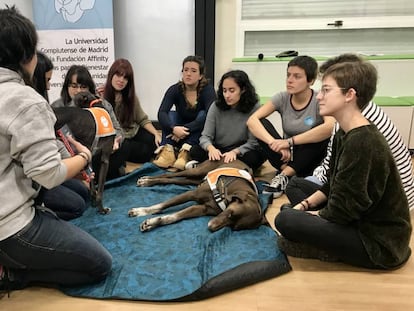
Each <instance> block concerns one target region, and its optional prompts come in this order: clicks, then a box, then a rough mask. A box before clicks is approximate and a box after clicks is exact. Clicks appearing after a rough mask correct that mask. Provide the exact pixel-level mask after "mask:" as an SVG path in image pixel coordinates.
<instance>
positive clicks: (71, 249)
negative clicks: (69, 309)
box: [0, 209, 112, 289]
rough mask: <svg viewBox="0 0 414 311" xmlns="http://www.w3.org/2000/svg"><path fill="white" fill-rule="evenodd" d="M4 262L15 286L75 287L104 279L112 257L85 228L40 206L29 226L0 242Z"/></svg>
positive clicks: (108, 270) (1, 256)
mask: <svg viewBox="0 0 414 311" xmlns="http://www.w3.org/2000/svg"><path fill="white" fill-rule="evenodd" d="M0 264H1V265H3V266H5V267H6V268H8V269H9V271H10V273H11V276H12V278H11V279H12V289H21V288H24V287H26V286H28V285H30V284H32V283H38V282H40V283H48V284H54V285H64V286H71V285H80V284H88V283H93V282H98V281H101V280H103V279H104V278H105V277H106V276H107V275H108V273H109V272H110V270H111V266H112V256H111V254H110V253H109V252H108V251H107V250H106V249H105V248H104V247H103V246H102V245H101V244H100V243H99V242H98V241H97V240H96V239H95V238H93V237H92V236H91V235H89V234H88V233H86V232H85V231H83V230H81V229H80V228H78V227H76V226H75V225H73V224H71V223H69V222H67V221H64V220H61V219H59V218H58V217H56V216H55V215H54V214H53V212H51V211H49V210H44V209H36V215H35V217H34V218H33V220H32V221H31V222H30V223H29V224H28V225H26V226H25V227H24V228H23V229H22V230H20V231H19V232H18V233H16V234H14V235H13V236H11V237H9V238H7V239H5V240H3V241H0Z"/></svg>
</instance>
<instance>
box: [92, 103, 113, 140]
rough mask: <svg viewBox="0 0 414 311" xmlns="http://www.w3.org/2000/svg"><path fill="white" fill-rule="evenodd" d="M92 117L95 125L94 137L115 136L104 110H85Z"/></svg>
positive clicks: (110, 121)
mask: <svg viewBox="0 0 414 311" xmlns="http://www.w3.org/2000/svg"><path fill="white" fill-rule="evenodd" d="M86 110H89V112H90V113H91V114H92V115H93V117H94V119H95V123H96V133H95V137H105V136H111V135H115V128H114V125H113V124H112V120H111V117H110V116H109V113H108V111H106V110H105V109H104V108H99V107H92V108H86Z"/></svg>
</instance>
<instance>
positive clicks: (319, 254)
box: [277, 236, 340, 262]
mask: <svg viewBox="0 0 414 311" xmlns="http://www.w3.org/2000/svg"><path fill="white" fill-rule="evenodd" d="M277 245H278V246H279V249H280V250H281V251H283V252H284V253H285V254H286V255H288V256H292V257H298V258H308V259H319V260H321V261H328V262H337V261H340V260H339V258H338V257H336V256H333V255H331V254H328V253H327V252H326V251H324V250H320V249H319V248H316V247H314V246H311V245H308V244H305V243H300V242H293V241H290V240H288V239H286V238H284V237H283V236H279V237H278V239H277Z"/></svg>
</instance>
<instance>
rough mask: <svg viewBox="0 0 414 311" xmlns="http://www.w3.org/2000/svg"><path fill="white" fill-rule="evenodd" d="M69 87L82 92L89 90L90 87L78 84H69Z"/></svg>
mask: <svg viewBox="0 0 414 311" xmlns="http://www.w3.org/2000/svg"><path fill="white" fill-rule="evenodd" d="M69 87H71V88H72V89H81V90H87V89H88V87H87V86H86V85H83V84H78V83H69Z"/></svg>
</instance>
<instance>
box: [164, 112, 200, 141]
mask: <svg viewBox="0 0 414 311" xmlns="http://www.w3.org/2000/svg"><path fill="white" fill-rule="evenodd" d="M168 116H169V117H170V119H171V120H172V123H173V124H176V125H178V126H184V124H185V121H184V120H183V119H182V118H181V117H180V115H179V114H178V113H177V112H176V111H170V112H169V113H168ZM205 117H206V112H205V111H204V110H201V111H200V112H199V113H198V115H197V119H199V118H205ZM202 130H203V129H200V130H198V131H192V132H190V134H189V135H188V136H187V137H186V138H184V139H183V140H180V141H179V142H178V143H177V142H176V141H174V140H172V139H171V138H169V137H167V136H169V135H170V134H172V130H171V129H170V128H162V134H161V136H162V139H161V145H162V146H163V145H166V144H170V145H171V146H173V147H176V148H177V149H180V148H181V146H182V145H183V144H185V143H187V144H189V145H191V146H194V145H198V144H199V142H200V136H201V131H202Z"/></svg>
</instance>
